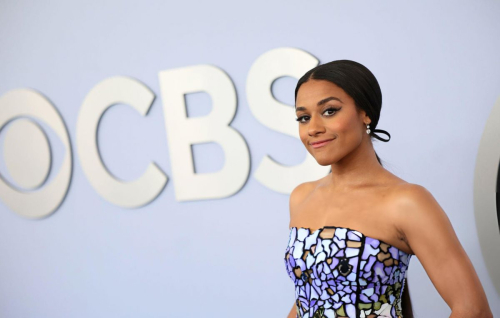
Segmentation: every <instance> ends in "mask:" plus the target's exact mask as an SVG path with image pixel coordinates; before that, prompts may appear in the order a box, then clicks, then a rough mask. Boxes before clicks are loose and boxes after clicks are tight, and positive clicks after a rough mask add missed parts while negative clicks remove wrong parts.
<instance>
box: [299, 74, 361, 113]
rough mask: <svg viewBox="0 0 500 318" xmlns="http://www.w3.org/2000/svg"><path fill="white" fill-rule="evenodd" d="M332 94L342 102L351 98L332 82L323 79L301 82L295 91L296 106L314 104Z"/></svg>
mask: <svg viewBox="0 0 500 318" xmlns="http://www.w3.org/2000/svg"><path fill="white" fill-rule="evenodd" d="M330 96H334V97H337V98H339V99H340V100H341V101H342V103H344V104H345V103H349V102H350V101H352V98H351V97H350V96H349V95H347V93H346V92H345V91H344V90H343V89H342V88H340V87H339V86H337V85H335V84H334V83H332V82H329V81H325V80H314V79H310V80H309V81H307V82H305V83H304V84H302V85H301V86H300V88H299V91H298V92H297V101H296V106H308V104H311V103H313V104H316V103H317V102H319V101H320V100H322V99H325V98H327V97H330Z"/></svg>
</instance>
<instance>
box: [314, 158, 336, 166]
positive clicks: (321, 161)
mask: <svg viewBox="0 0 500 318" xmlns="http://www.w3.org/2000/svg"><path fill="white" fill-rule="evenodd" d="M316 162H317V163H318V164H319V165H320V166H330V165H331V164H332V163H333V162H334V161H333V160H331V159H330V160H328V159H317V158H316Z"/></svg>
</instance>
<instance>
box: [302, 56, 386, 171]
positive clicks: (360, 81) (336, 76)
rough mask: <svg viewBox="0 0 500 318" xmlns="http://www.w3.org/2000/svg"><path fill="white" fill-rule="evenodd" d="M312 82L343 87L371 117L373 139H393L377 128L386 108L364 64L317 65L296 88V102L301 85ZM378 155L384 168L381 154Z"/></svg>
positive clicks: (376, 82) (332, 63) (335, 62)
mask: <svg viewBox="0 0 500 318" xmlns="http://www.w3.org/2000/svg"><path fill="white" fill-rule="evenodd" d="M310 79H315V80H325V81H329V82H332V83H333V84H335V85H337V86H338V87H340V88H342V89H343V90H344V91H345V92H346V93H347V94H348V95H349V96H351V98H352V99H353V100H354V102H355V104H356V107H357V108H358V109H362V110H364V111H365V112H366V114H367V115H368V117H370V119H371V123H370V130H371V131H370V136H371V137H374V138H377V139H378V140H381V141H384V142H387V141H389V140H390V138H391V135H390V134H389V133H388V132H387V131H385V130H382V129H375V128H376V127H377V124H378V121H379V118H380V111H381V109H382V91H381V90H380V86H379V84H378V81H377V79H376V78H375V76H374V75H373V73H372V72H370V70H369V69H367V68H366V67H365V66H364V65H362V64H360V63H358V62H354V61H350V60H337V61H332V62H329V63H326V64H321V65H318V66H316V67H315V68H313V69H311V70H309V71H308V72H307V73H305V74H304V75H303V76H302V77H301V78H300V79H299V82H298V83H297V86H296V87H295V101H297V93H298V91H299V88H300V86H301V85H302V84H304V83H305V82H307V81H309V80H310ZM377 132H381V133H384V134H386V135H388V136H389V139H382V138H380V137H379V136H378V135H377V134H376V133H377ZM375 156H376V157H377V160H378V162H379V163H380V165H382V162H381V161H380V158H379V156H378V155H377V152H375ZM382 166H383V165H382Z"/></svg>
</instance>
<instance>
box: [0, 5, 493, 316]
mask: <svg viewBox="0 0 500 318" xmlns="http://www.w3.org/2000/svg"><path fill="white" fill-rule="evenodd" d="M499 16H500V2H495V1H468V2H465V1H458V2H457V1H440V2H435V1H420V2H419V3H412V4H409V3H401V2H399V1H385V2H382V3H381V2H378V3H374V2H366V3H352V2H344V1H332V0H329V1H314V2H304V1H302V2H298V1H292V2H290V1H273V2H270V1H252V2H247V3H241V2H234V1H209V2H206V1H205V2H202V1H199V2H193V1H155V2H152V1H151V2H144V1H143V2H140V3H139V2H136V3H133V2H131V1H129V2H124V1H50V2H49V1H3V2H2V3H1V9H0V43H1V46H0V60H1V63H0V97H1V96H2V95H3V96H5V94H6V93H8V92H11V91H12V90H15V89H20V88H31V89H34V90H36V91H38V92H40V93H41V94H43V95H44V96H46V97H47V98H48V99H49V100H50V101H51V103H52V104H53V105H54V106H55V107H56V108H57V110H58V111H59V113H60V115H61V117H62V119H63V121H64V123H65V125H66V127H67V129H68V134H69V139H70V143H71V151H72V154H73V166H72V168H73V169H72V175H71V183H70V186H69V189H68V192H67V196H66V198H65V199H64V201H63V202H62V204H61V205H60V207H59V208H58V209H57V210H56V211H55V212H54V213H53V214H52V215H50V216H48V217H46V218H42V219H29V218H25V217H22V216H20V215H19V214H17V213H16V212H14V211H13V210H12V209H11V208H9V207H8V206H7V205H6V204H5V202H6V201H5V200H0V316H1V317H285V316H286V315H287V313H288V312H289V310H290V308H291V307H292V305H293V302H294V289H293V284H292V282H291V281H290V279H289V278H288V276H287V274H286V271H285V266H284V262H283V257H284V252H285V247H286V244H287V242H288V222H289V214H288V213H289V212H288V194H286V193H281V192H279V191H276V190H275V189H273V188H272V187H270V186H268V185H265V184H263V183H261V182H259V181H258V180H257V178H256V177H255V171H256V170H257V168H258V167H259V166H260V164H261V162H262V160H263V159H264V158H265V157H266V156H269V157H270V158H272V159H273V160H274V161H276V162H277V163H279V164H280V165H283V166H295V165H299V164H301V163H302V162H303V161H304V160H305V159H306V150H305V149H304V147H303V145H302V144H301V142H300V140H298V139H297V138H294V137H292V136H289V135H286V134H283V133H281V132H279V131H277V130H275V129H272V128H270V127H268V126H266V125H264V124H263V123H262V120H257V119H256V117H255V116H254V114H253V113H252V111H251V110H250V106H249V103H248V100H249V96H248V94H247V93H248V92H247V88H246V84H247V79H248V74H249V71H250V68H251V66H252V65H253V63H254V62H255V61H256V60H257V59H258V58H259V57H260V56H262V54H264V53H266V52H269V51H271V50H273V49H277V48H283V47H290V48H296V49H300V50H303V51H305V52H308V53H310V54H312V55H313V56H314V57H316V58H317V59H318V60H319V61H320V63H325V62H329V61H331V60H337V59H351V60H354V61H357V62H360V63H362V64H364V65H365V66H367V67H368V68H369V69H370V70H371V71H372V72H373V73H374V74H375V76H376V77H377V79H378V81H379V83H380V85H381V88H382V93H383V107H382V114H381V119H380V122H379V125H378V128H380V129H384V130H387V131H389V132H390V133H391V136H392V138H391V141H390V142H389V143H380V142H375V145H376V150H377V153H378V154H379V156H380V157H381V158H382V160H383V163H384V166H385V167H386V168H388V169H389V170H390V171H392V172H393V173H395V174H396V175H398V176H400V177H401V178H403V179H405V180H406V181H408V182H412V183H417V184H420V185H422V186H424V187H426V188H427V189H429V191H431V193H433V195H434V196H435V197H436V199H437V200H438V202H439V203H440V204H441V206H442V207H443V208H444V210H445V211H446V212H447V214H448V216H449V218H450V220H451V222H452V224H453V226H454V228H455V230H456V232H457V235H458V237H459V239H460V241H461V242H462V244H463V246H464V248H465V250H466V251H467V253H468V255H469V257H470V258H471V260H472V262H473V264H474V266H475V268H476V270H477V272H478V275H479V277H480V279H481V282H482V283H483V286H484V288H485V291H486V293H487V295H488V300H489V303H490V306H491V308H492V310H493V313H494V314H495V315H500V302H499V300H500V296H499V294H498V292H497V290H496V289H495V286H494V284H493V282H492V280H491V277H490V274H489V273H488V271H487V267H486V264H485V261H484V258H483V255H482V252H481V249H480V244H479V240H478V235H479V233H478V231H477V230H476V227H475V222H476V221H475V217H474V207H473V191H472V188H473V180H474V167H475V162H476V155H477V151H478V147H479V142H480V140H481V136H482V132H483V130H484V127H485V123H486V121H487V119H488V116H489V115H490V111H491V110H492V108H493V105H494V104H495V101H496V100H497V98H498V97H499V96H500V62H499V61H500V60H499V56H500V37H499V36H498V34H499V31H500V19H499V18H498V17H499ZM199 64H208V65H213V66H216V67H218V68H220V69H221V70H223V71H224V72H225V73H226V74H227V75H228V76H229V78H230V79H231V80H232V82H233V84H234V87H235V92H236V98H237V110H236V114H235V116H234V119H233V120H232V121H231V123H230V126H231V127H232V128H234V129H235V130H236V131H238V132H239V133H240V134H241V136H242V137H243V138H244V140H245V142H246V144H247V147H248V151H249V159H250V169H249V171H248V177H247V180H246V182H245V183H244V185H243V186H242V187H241V189H240V190H239V191H237V192H236V193H234V194H232V195H229V196H226V197H223V198H216V199H203V200H186V201H180V200H179V201H177V199H176V193H175V191H176V187H175V186H174V184H175V183H176V182H179V183H180V182H181V181H182V180H176V179H175V177H174V175H173V169H172V159H171V158H172V156H171V150H172V148H171V147H172V145H171V144H169V142H168V140H170V139H171V140H174V139H176V138H183V137H185V136H186V135H187V134H190V133H191V132H190V131H188V129H191V128H190V127H187V126H182V125H178V126H175V130H173V129H170V130H169V129H167V127H166V124H165V123H166V120H167V119H166V118H165V115H166V114H165V112H164V108H163V106H162V93H161V91H162V88H161V87H160V81H159V74H160V72H162V71H168V70H172V69H177V68H184V67H190V66H193V65H199ZM112 76H127V77H130V78H133V79H135V80H138V81H140V82H141V83H143V84H144V85H145V86H146V87H148V88H149V89H150V90H151V91H152V92H153V93H154V95H155V99H154V100H153V103H152V104H151V108H150V109H149V112H148V113H147V114H146V115H145V116H142V115H141V114H139V113H138V112H137V111H136V110H135V109H133V108H132V107H130V106H128V105H125V104H118V105H116V106H113V107H111V108H110V109H108V110H107V111H106V112H105V113H104V116H103V118H102V120H101V121H100V123H99V130H98V135H97V142H98V145H99V152H100V155H101V156H102V159H103V161H104V163H105V165H106V168H107V169H108V170H109V172H110V173H111V174H113V175H114V176H115V177H116V178H117V179H120V180H123V182H128V181H132V180H135V179H137V178H139V177H140V176H141V175H142V174H143V173H144V172H145V171H146V169H147V167H148V165H150V164H151V163H155V164H156V165H157V167H158V168H159V169H160V170H161V171H162V172H163V173H164V174H165V175H166V176H167V177H168V181H167V182H166V185H165V187H164V188H162V189H160V191H159V192H158V195H157V197H156V198H155V199H154V200H152V201H151V202H150V203H148V204H146V205H144V206H141V207H137V208H124V207H122V206H118V205H116V204H113V203H111V202H110V201H109V200H106V199H105V198H104V197H102V196H101V195H100V194H99V192H98V191H97V190H96V188H95V186H92V184H91V182H90V181H89V179H88V178H87V176H86V174H85V173H84V171H83V169H82V164H81V161H80V159H81V158H80V157H79V155H78V153H77V138H76V136H77V132H76V128H77V122H78V120H79V116H80V110H81V107H82V104H83V102H84V100H85V98H86V96H87V95H88V94H89V92H90V91H91V89H92V88H93V87H94V86H95V85H97V84H98V83H100V82H101V81H103V80H105V79H107V78H110V77H112ZM295 83H296V79H294V78H291V77H285V78H281V79H279V80H277V81H276V82H275V84H274V85H273V88H272V89H273V93H274V96H275V97H276V98H277V99H278V100H279V101H281V102H283V103H285V104H288V105H290V106H292V105H293V90H294V88H295ZM211 102H212V100H211V97H210V95H208V94H205V93H194V94H189V95H187V96H186V103H187V113H188V114H189V116H190V117H196V116H205V115H208V114H209V113H210V110H211V108H212V106H211ZM268 120H272V119H268ZM276 120H277V121H279V120H281V121H282V120H283V119H276ZM14 123H15V121H13V122H11V123H9V124H7V125H6V126H5V127H2V128H3V129H2V130H1V131H0V150H1V153H2V156H0V174H1V175H2V177H3V178H5V179H6V180H8V181H9V182H12V183H15V182H14V181H15V180H14V179H13V176H11V175H10V174H9V171H8V170H9V169H8V167H7V165H6V162H7V159H6V158H9V157H8V156H9V155H7V154H5V151H4V150H6V149H11V148H8V147H7V145H8V143H7V141H8V140H9V139H8V138H6V134H7V133H8V131H9V125H13V124H14ZM38 123H39V124H40V126H41V127H42V128H43V129H44V131H45V133H46V134H47V136H48V139H49V140H50V145H51V147H52V151H53V153H52V154H53V158H52V159H53V162H52V168H51V171H50V174H49V176H48V180H47V183H48V184H50V182H51V181H52V180H54V176H55V175H57V173H58V171H59V169H60V168H61V165H62V162H63V159H64V153H65V148H64V143H63V142H61V140H60V139H59V138H58V137H57V134H56V133H55V132H54V131H53V130H52V129H51V127H50V126H48V125H46V124H44V123H43V122H38ZM295 124H296V123H295ZM297 129H298V127H297ZM167 137H168V139H167ZM192 150H193V165H194V167H195V170H196V173H199V174H203V173H211V172H216V171H218V170H220V169H222V168H223V167H224V165H225V164H226V163H225V156H226V155H225V154H224V150H223V148H222V147H221V146H220V145H218V144H217V143H204V144H198V145H194V146H193V147H192ZM33 191H37V190H33ZM200 191H202V190H200ZM207 191H208V189H207ZM202 194H203V193H200V195H202ZM495 235H497V236H498V233H496V234H495ZM408 279H409V286H410V294H411V296H412V300H413V307H414V312H415V314H416V317H428V316H429V315H431V316H432V317H446V316H447V315H448V314H449V313H450V310H449V308H448V306H447V305H446V303H445V302H444V301H443V300H442V298H441V297H440V295H439V294H438V292H437V291H436V290H435V288H434V287H433V285H432V282H431V281H430V280H429V278H428V277H427V275H426V273H425V271H424V269H423V267H422V266H421V264H420V263H419V262H418V258H412V262H411V264H410V269H409V273H408ZM457 279H460V277H457Z"/></svg>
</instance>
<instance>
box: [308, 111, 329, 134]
mask: <svg viewBox="0 0 500 318" xmlns="http://www.w3.org/2000/svg"><path fill="white" fill-rule="evenodd" d="M307 129H308V132H309V136H315V135H317V134H318V133H321V132H323V131H324V130H325V127H324V126H323V122H322V121H321V118H317V117H316V116H311V117H310V118H309V124H308V125H307Z"/></svg>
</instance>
